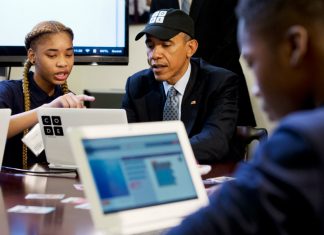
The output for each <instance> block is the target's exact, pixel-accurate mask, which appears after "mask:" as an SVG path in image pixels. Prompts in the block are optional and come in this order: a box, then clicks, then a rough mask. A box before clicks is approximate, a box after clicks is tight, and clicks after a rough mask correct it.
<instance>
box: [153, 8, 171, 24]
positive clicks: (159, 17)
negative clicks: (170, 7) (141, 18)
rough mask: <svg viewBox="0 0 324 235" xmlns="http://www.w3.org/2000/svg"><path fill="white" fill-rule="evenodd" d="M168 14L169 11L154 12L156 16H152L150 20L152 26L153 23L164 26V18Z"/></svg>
mask: <svg viewBox="0 0 324 235" xmlns="http://www.w3.org/2000/svg"><path fill="white" fill-rule="evenodd" d="M166 14H167V11H157V12H154V14H153V15H152V17H151V19H150V24H153V23H160V24H162V23H163V21H164V18H165V16H166Z"/></svg>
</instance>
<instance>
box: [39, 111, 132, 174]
mask: <svg viewBox="0 0 324 235" xmlns="http://www.w3.org/2000/svg"><path fill="white" fill-rule="evenodd" d="M37 116H38V121H39V124H40V129H41V133H42V139H43V143H44V148H45V154H46V159H47V161H48V163H49V167H50V168H63V169H75V168H76V164H75V160H74V158H73V156H72V152H71V147H70V145H69V142H68V139H67V135H66V132H67V128H68V127H75V126H83V125H98V124H101V125H102V124H115V123H116V124H117V123H118V124H126V123H127V116H126V111H125V110H124V109H72V108H41V109H39V110H38V112H37Z"/></svg>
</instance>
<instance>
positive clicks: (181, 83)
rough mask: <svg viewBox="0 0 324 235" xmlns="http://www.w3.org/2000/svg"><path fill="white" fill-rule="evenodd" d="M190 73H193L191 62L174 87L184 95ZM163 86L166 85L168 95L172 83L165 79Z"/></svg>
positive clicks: (165, 90)
mask: <svg viewBox="0 0 324 235" xmlns="http://www.w3.org/2000/svg"><path fill="white" fill-rule="evenodd" d="M190 73H191V64H190V63H189V66H188V68H187V71H186V72H185V74H184V75H183V76H182V77H181V78H180V79H179V80H178V81H177V83H176V84H175V85H174V88H175V89H176V90H177V91H178V93H180V95H183V94H184V92H185V89H186V86H187V84H188V81H189V78H190ZM163 86H164V92H165V95H167V93H168V90H169V88H170V87H171V86H172V85H170V84H169V83H167V82H166V81H164V82H163Z"/></svg>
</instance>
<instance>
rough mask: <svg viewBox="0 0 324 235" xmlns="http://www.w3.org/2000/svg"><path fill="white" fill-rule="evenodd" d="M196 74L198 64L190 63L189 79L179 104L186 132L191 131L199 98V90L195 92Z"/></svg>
mask: <svg viewBox="0 0 324 235" xmlns="http://www.w3.org/2000/svg"><path fill="white" fill-rule="evenodd" d="M197 76H198V66H197V65H196V63H191V74H190V79H189V81H188V84H187V86H186V90H185V93H184V95H183V99H182V104H181V120H182V122H183V123H184V125H185V127H186V130H187V133H188V134H189V133H190V132H191V130H192V127H193V124H194V123H195V120H196V117H197V114H198V107H199V104H198V102H199V100H200V99H199V92H197V84H196V80H197Z"/></svg>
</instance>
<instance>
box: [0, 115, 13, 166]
mask: <svg viewBox="0 0 324 235" xmlns="http://www.w3.org/2000/svg"><path fill="white" fill-rule="evenodd" d="M10 115H11V109H0V169H1V166H2V161H3V154H4V150H5V146H6V142H7V134H8V127H9V121H10Z"/></svg>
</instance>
